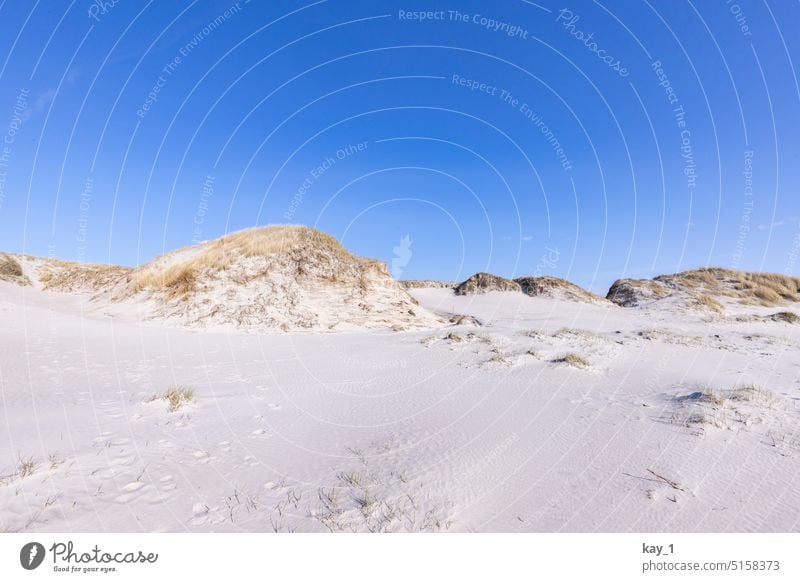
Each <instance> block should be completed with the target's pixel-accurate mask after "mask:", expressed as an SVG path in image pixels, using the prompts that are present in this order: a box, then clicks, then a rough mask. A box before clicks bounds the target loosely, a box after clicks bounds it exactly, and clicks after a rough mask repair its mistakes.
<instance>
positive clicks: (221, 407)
mask: <svg viewBox="0 0 800 582" xmlns="http://www.w3.org/2000/svg"><path fill="white" fill-rule="evenodd" d="M411 293H412V294H413V295H414V296H415V297H416V298H417V299H418V300H419V301H420V302H421V303H422V306H423V307H426V308H428V309H429V310H431V311H433V312H440V313H443V314H445V313H451V312H457V313H465V314H470V315H473V316H474V317H476V318H477V319H479V320H480V321H482V322H483V323H484V326H482V327H477V326H458V327H453V328H448V329H435V330H427V331H408V332H403V333H393V332H389V331H360V332H352V333H349V332H348V333H339V334H311V333H306V334H288V335H280V334H277V335H276V334H263V335H260V334H253V333H241V332H229V333H215V332H211V331H208V330H206V331H202V332H193V331H187V330H180V329H169V328H158V327H153V326H143V325H139V324H135V323H132V322H126V321H122V320H120V319H119V318H110V317H106V318H103V317H101V316H100V315H101V314H98V313H97V312H96V311H91V316H83V315H82V311H83V310H91V309H93V306H91V305H90V304H89V302H88V300H87V299H86V296H85V295H79V294H61V293H60V294H55V293H43V292H40V291H38V290H36V289H34V288H31V287H20V286H17V285H13V284H9V283H0V316H2V321H3V325H2V326H0V419H2V421H1V422H2V429H0V432H2V439H0V529H2V530H7V531H19V530H23V531H65V530H66V531H86V530H90V531H98V530H106V531H162V530H164V531H184V530H186V531H240V530H246V531H328V530H329V529H330V530H333V531H350V530H356V531H370V530H372V531H405V530H411V531H420V530H426V531H427V530H431V531H628V530H635V531H676V530H677V531H696V530H699V531H798V529H800V523H798V519H799V518H800V435H798V433H797V430H798V427H800V422H798V421H800V418H798V408H797V399H798V397H799V396H800V358H798V355H800V325H791V324H788V323H781V322H775V321H764V320H761V319H760V316H761V315H764V314H769V313H772V312H774V311H776V309H774V308H773V309H769V308H763V307H756V306H750V307H745V306H741V305H738V304H733V303H731V304H730V305H728V311H727V313H726V314H725V315H719V314H715V315H712V314H710V313H705V312H702V311H696V312H693V311H683V312H678V311H677V310H675V311H671V310H670V309H668V308H666V307H664V308H662V309H660V310H657V311H656V310H639V309H636V308H633V309H623V308H619V307H617V306H613V305H610V304H588V303H575V302H565V301H558V300H553V299H546V298H531V297H527V296H525V295H523V294H520V293H487V294H484V295H478V296H465V297H457V296H455V295H454V294H453V293H452V291H451V290H449V289H416V290H412V291H411ZM745 312H746V313H748V314H756V315H758V316H759V318H754V317H748V318H743V319H745V320H746V321H736V320H735V317H736V316H737V315H741V314H743V313H745ZM451 332H452V335H451ZM529 351H531V352H532V353H529ZM570 352H574V353H575V354H577V355H580V356H581V357H583V358H585V359H586V360H587V361H588V367H586V368H582V367H573V366H570V365H569V364H565V363H554V362H553V361H552V360H556V359H558V358H559V357H560V356H563V355H564V354H566V353H570ZM748 382H754V383H756V384H758V385H759V386H763V387H764V388H767V389H769V390H770V391H772V394H774V395H769V394H761V393H759V394H758V397H752V398H751V397H750V396H748V395H747V394H746V393H738V396H736V397H735V398H734V393H728V392H726V391H727V390H730V389H733V388H734V387H735V386H737V385H738V386H742V385H744V384H745V383H748ZM175 384H181V385H186V386H189V387H191V388H192V389H193V390H194V401H193V402H192V403H191V404H190V405H188V406H185V407H183V408H181V409H180V410H178V411H176V412H169V411H168V408H167V404H166V403H165V402H163V401H160V400H156V401H149V400H150V398H151V397H152V396H153V395H156V394H158V393H162V392H164V391H165V390H166V389H167V388H168V387H169V386H171V385H175ZM704 385H708V386H711V387H713V388H714V389H715V390H717V391H718V392H717V393H716V395H715V398H716V400H715V402H712V401H711V400H713V399H711V398H698V397H696V396H695V397H692V398H688V399H687V398H684V397H686V396H688V395H690V394H692V393H694V392H696V391H698V390H702V386H704ZM20 459H22V460H23V461H27V460H29V459H30V460H31V461H32V462H33V466H32V473H31V474H25V475H23V473H26V472H27V471H26V470H23V467H22V465H21V464H20V462H19V460H20ZM28 468H30V466H28ZM649 471H653V472H654V473H656V474H658V475H660V476H661V477H657V476H655V475H654V474H653V473H650V472H649ZM665 479H666V480H669V481H671V482H673V485H674V486H673V485H671V484H669V483H667V481H665Z"/></svg>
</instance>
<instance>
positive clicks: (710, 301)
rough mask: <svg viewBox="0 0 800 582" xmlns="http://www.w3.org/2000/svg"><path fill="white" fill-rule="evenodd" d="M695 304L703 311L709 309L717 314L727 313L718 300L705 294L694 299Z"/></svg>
mask: <svg viewBox="0 0 800 582" xmlns="http://www.w3.org/2000/svg"><path fill="white" fill-rule="evenodd" d="M694 304H695V305H696V306H697V307H700V308H703V309H709V310H711V311H713V312H715V313H722V312H723V311H725V308H724V307H723V306H722V303H720V302H719V301H718V300H717V299H715V298H714V297H712V296H711V295H706V294H705V293H701V294H699V295H697V296H695V298H694Z"/></svg>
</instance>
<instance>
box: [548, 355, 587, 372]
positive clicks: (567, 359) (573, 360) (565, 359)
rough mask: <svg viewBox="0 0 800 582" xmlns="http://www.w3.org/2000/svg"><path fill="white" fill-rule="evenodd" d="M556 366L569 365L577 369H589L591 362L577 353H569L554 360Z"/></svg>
mask: <svg viewBox="0 0 800 582" xmlns="http://www.w3.org/2000/svg"><path fill="white" fill-rule="evenodd" d="M552 361H553V363H554V364H568V365H570V366H574V367H576V368H588V367H589V361H588V360H587V359H586V358H584V357H582V356H579V355H578V354H576V353H573V352H569V353H567V354H564V355H563V356H559V357H557V358H555V359H554V360H552Z"/></svg>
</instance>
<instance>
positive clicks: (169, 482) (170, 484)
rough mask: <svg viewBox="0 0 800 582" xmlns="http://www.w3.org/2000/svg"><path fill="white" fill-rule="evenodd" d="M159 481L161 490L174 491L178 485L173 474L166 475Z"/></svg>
mask: <svg viewBox="0 0 800 582" xmlns="http://www.w3.org/2000/svg"><path fill="white" fill-rule="evenodd" d="M158 481H159V483H161V486H160V489H161V491H173V490H174V489H175V488H176V487H177V485H176V484H175V479H174V478H173V477H172V475H164V476H163V477H161V479H159V480H158Z"/></svg>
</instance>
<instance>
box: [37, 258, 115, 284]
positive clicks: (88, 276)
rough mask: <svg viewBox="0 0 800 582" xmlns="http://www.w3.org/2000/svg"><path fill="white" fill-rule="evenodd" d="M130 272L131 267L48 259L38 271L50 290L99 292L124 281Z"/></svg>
mask: <svg viewBox="0 0 800 582" xmlns="http://www.w3.org/2000/svg"><path fill="white" fill-rule="evenodd" d="M130 272H131V269H130V268H129V267H118V266H115V265H99V264H94V263H74V262H69V261H60V260H57V259H48V260H47V262H46V263H45V264H44V265H43V266H42V267H41V268H39V269H38V276H39V280H40V281H41V282H42V285H44V288H45V289H48V290H54V291H67V292H69V291H87V290H88V291H98V290H101V289H105V288H107V287H110V286H112V285H114V284H116V283H117V282H119V281H120V280H123V279H124V278H125V277H126V276H127V275H128V274H129V273H130Z"/></svg>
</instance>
